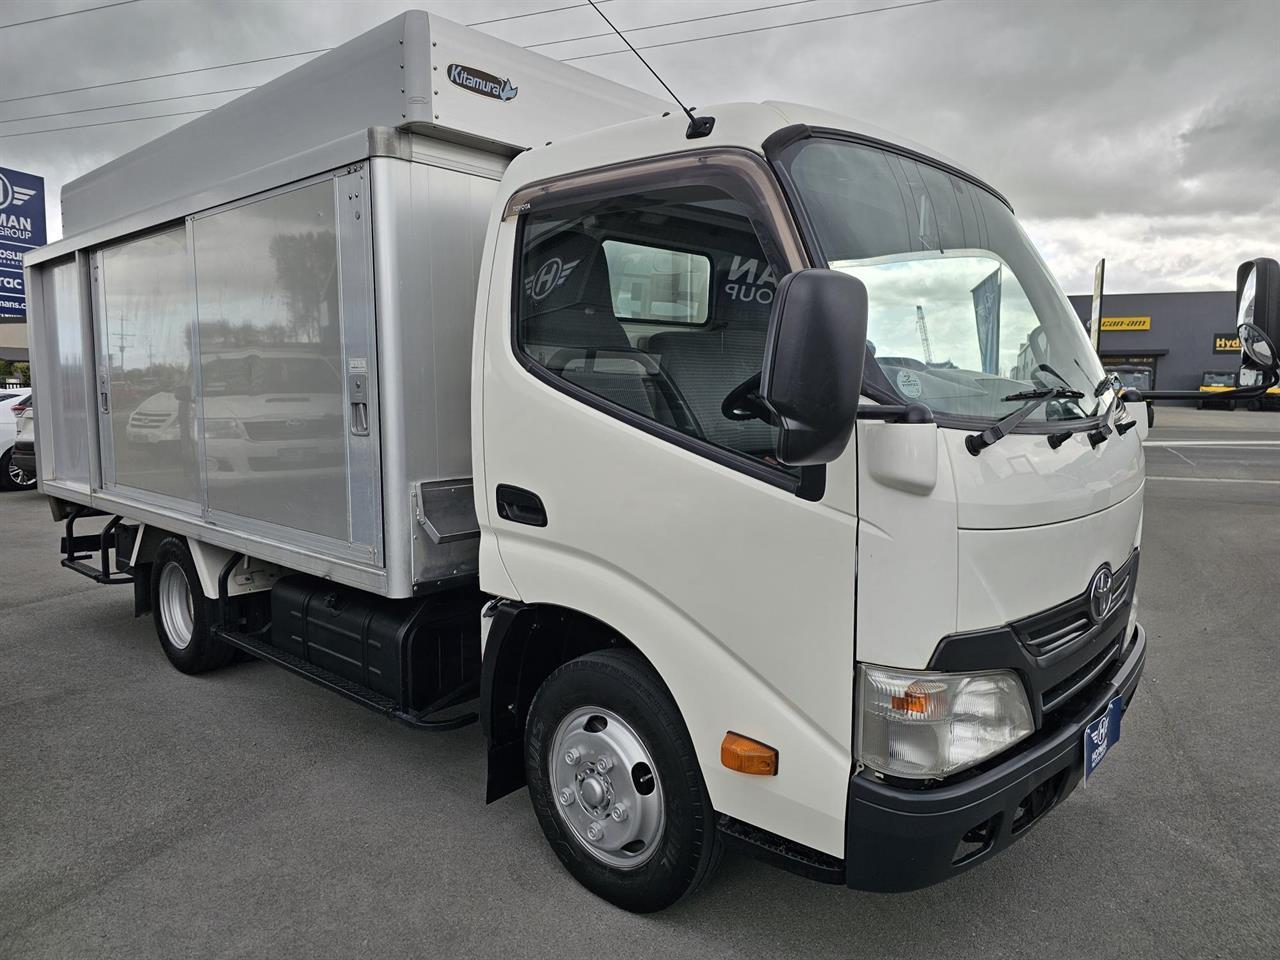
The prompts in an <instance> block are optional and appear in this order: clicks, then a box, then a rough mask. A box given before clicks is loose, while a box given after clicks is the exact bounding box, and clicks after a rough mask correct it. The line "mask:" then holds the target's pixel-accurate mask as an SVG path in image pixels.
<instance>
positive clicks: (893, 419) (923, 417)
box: [858, 403, 933, 423]
mask: <svg viewBox="0 0 1280 960" xmlns="http://www.w3.org/2000/svg"><path fill="white" fill-rule="evenodd" d="M858 419H859V420H883V421H885V422H886V423H933V411H932V410H931V409H929V407H927V406H925V405H924V404H923V403H905V404H904V403H876V404H864V405H861V406H859V407H858Z"/></svg>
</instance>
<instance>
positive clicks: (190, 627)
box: [151, 537, 235, 674]
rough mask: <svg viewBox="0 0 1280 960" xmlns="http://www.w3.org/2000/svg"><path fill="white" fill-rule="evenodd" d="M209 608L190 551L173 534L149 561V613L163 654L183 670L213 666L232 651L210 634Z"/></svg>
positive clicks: (205, 669) (198, 670)
mask: <svg viewBox="0 0 1280 960" xmlns="http://www.w3.org/2000/svg"><path fill="white" fill-rule="evenodd" d="M184 596H185V601H184V600H183V597H184ZM209 608H210V604H209V602H208V601H207V600H206V599H205V597H204V593H203V591H202V590H201V589H200V576H199V574H197V573H196V565H195V563H194V562H193V561H192V559H191V551H190V550H188V549H187V545H186V544H185V543H184V542H183V541H181V540H179V539H177V538H176V537H169V538H167V539H165V540H164V541H163V542H161V544H160V546H159V547H158V548H157V549H156V554H155V558H154V560H152V563H151V616H152V619H153V620H154V621H155V625H156V636H157V637H158V638H159V640H160V647H161V649H163V650H164V655H165V656H166V657H168V658H169V662H170V663H172V664H173V665H174V666H175V667H177V668H178V669H179V670H181V671H182V672H183V673H191V674H195V673H206V672H208V671H209V670H216V669H217V668H218V667H223V666H226V665H227V664H228V663H230V662H231V659H232V656H233V655H234V653H235V648H234V647H232V646H229V645H228V644H225V643H223V642H222V641H220V640H216V639H214V638H213V636H212V635H211V633H210V629H209V628H210V616H209V614H210V610H209Z"/></svg>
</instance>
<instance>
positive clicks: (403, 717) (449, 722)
mask: <svg viewBox="0 0 1280 960" xmlns="http://www.w3.org/2000/svg"><path fill="white" fill-rule="evenodd" d="M213 632H214V636H216V637H217V638H218V639H219V640H221V641H222V642H223V643H228V644H230V645H231V646H233V647H235V648H236V649H238V650H243V651H244V652H245V653H247V654H249V655H251V656H254V657H257V658H258V659H259V660H266V661H267V662H269V663H274V664H275V665H276V666H279V667H284V668H285V669H286V670H288V671H289V672H290V673H294V674H297V675H298V676H300V677H304V678H306V679H307V680H310V681H311V682H312V683H315V684H318V685H319V686H322V687H324V688H326V689H328V690H332V691H333V692H334V693H337V694H341V695H342V696H344V697H346V698H347V699H348V700H351V701H354V702H355V703H358V704H360V705H361V706H362V707H367V708H369V709H370V710H372V711H374V712H375V713H380V714H382V715H383V716H384V717H390V718H391V719H393V720H399V721H400V722H401V723H403V724H405V725H406V726H409V727H413V728H414V729H415V730H428V731H433V732H437V733H443V732H445V731H448V730H458V729H460V728H462V727H465V726H469V725H470V724H473V723H475V722H476V721H477V720H478V719H480V718H479V716H478V715H477V714H475V713H462V714H457V715H455V716H452V717H434V716H432V715H433V714H436V713H439V712H440V711H441V710H446V709H448V708H449V707H452V706H456V705H457V704H459V703H465V702H466V701H467V700H470V699H472V698H474V697H475V696H478V695H479V692H480V691H479V684H478V683H477V684H476V686H475V689H474V690H467V689H466V688H463V689H462V690H459V691H457V692H456V693H453V694H451V695H449V696H448V697H445V698H444V699H443V701H438V702H436V703H433V704H432V705H431V706H430V707H428V708H427V709H426V710H423V711H421V712H414V711H410V710H405V709H404V708H403V707H402V706H401V705H400V704H398V703H396V701H395V700H393V699H391V698H390V697H387V696H383V695H382V694H380V693H378V692H376V691H374V690H370V689H369V688H368V687H364V686H361V685H360V684H358V683H352V682H351V681H350V680H348V679H346V678H345V677H340V676H338V675H337V674H336V673H330V672H329V671H328V670H325V669H324V668H323V667H317V666H316V665H315V664H312V663H308V662H307V661H305V660H303V659H302V658H301V657H295V656H294V655H293V654H291V653H289V652H287V651H285V650H280V649H278V648H276V647H273V646H271V645H270V644H269V643H266V642H265V641H264V640H262V639H260V638H259V637H258V636H256V635H255V634H252V633H238V632H236V631H234V630H228V629H226V628H223V627H218V628H215V629H214V631H213Z"/></svg>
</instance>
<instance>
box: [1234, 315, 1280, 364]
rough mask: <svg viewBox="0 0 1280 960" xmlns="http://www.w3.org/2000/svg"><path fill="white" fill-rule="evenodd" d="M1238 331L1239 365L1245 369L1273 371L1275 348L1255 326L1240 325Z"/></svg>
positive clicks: (1268, 338)
mask: <svg viewBox="0 0 1280 960" xmlns="http://www.w3.org/2000/svg"><path fill="white" fill-rule="evenodd" d="M1239 331H1240V365H1241V366H1242V367H1244V368H1245V369H1253V370H1263V371H1274V370H1275V369H1276V367H1277V363H1276V348H1275V344H1273V343H1272V342H1271V338H1270V337H1268V336H1267V335H1266V334H1265V333H1264V332H1263V330H1262V328H1261V327H1259V326H1258V325H1257V324H1254V323H1242V324H1240V327H1239Z"/></svg>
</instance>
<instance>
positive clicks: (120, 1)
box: [0, 0, 138, 30]
mask: <svg viewBox="0 0 1280 960" xmlns="http://www.w3.org/2000/svg"><path fill="white" fill-rule="evenodd" d="M137 2H138V0H116V2H115V3H102V4H99V5H98V6H96V7H81V8H80V9H79V10H67V11H65V12H64V13H51V14H49V15H48V16H45V17H32V18H31V19H30V20H15V21H14V22H13V23H0V30H8V29H9V28H10V27H25V26H26V25H27V24H29V23H43V22H44V21H45V20H59V19H61V18H62V17H74V16H75V15H76V14H78V13H93V11H95V10H106V9H107V8H109V7H123V6H124V5H125V4H127V3H137Z"/></svg>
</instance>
